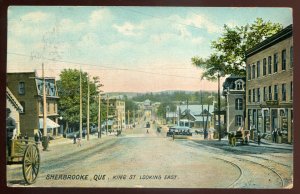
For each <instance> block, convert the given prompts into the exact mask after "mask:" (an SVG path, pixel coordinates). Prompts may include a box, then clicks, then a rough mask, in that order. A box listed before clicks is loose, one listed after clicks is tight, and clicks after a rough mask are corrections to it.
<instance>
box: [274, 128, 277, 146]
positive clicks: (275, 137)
mask: <svg viewBox="0 0 300 194" xmlns="http://www.w3.org/2000/svg"><path fill="white" fill-rule="evenodd" d="M274 143H277V129H276V128H275V129H274Z"/></svg>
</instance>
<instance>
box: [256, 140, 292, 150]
mask: <svg viewBox="0 0 300 194" xmlns="http://www.w3.org/2000/svg"><path fill="white" fill-rule="evenodd" d="M250 145H251V146H260V147H269V148H276V149H286V150H293V149H294V145H292V144H286V143H272V142H268V141H267V140H265V139H262V140H261V143H260V145H258V144H257V142H256V141H253V140H250Z"/></svg>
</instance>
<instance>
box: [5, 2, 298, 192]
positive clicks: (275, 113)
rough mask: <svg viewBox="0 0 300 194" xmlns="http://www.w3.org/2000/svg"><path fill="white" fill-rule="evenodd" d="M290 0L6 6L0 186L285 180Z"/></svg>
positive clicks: (289, 133) (229, 184)
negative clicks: (1, 176) (271, 3)
mask: <svg viewBox="0 0 300 194" xmlns="http://www.w3.org/2000/svg"><path fill="white" fill-rule="evenodd" d="M292 11H293V10H292V8H280V7H272V8H268V7H256V8H248V7H171V6H170V7H151V6H17V5H14V6H9V7H8V9H7V64H6V65H7V74H6V76H7V77H6V80H7V83H6V138H5V139H6V170H7V171H6V180H7V186H8V187H63V188H81V187H84V188H187V189H188V188H198V189H203V188H209V189H214V188H223V189H227V188H242V189H253V188H254V189H291V188H293V179H294V169H293V165H294V158H293V144H294V128H293V117H294V116H293V71H294V59H293V56H294V52H293V18H292Z"/></svg>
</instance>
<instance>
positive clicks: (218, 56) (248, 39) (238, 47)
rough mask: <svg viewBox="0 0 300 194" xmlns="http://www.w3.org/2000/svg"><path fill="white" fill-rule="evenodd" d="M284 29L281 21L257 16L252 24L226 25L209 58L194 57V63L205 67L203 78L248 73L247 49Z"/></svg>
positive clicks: (213, 45) (212, 78)
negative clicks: (276, 21) (266, 20)
mask: <svg viewBox="0 0 300 194" xmlns="http://www.w3.org/2000/svg"><path fill="white" fill-rule="evenodd" d="M280 30H282V25H281V24H279V23H272V22H270V21H268V22H265V21H263V19H261V18H257V19H256V20H255V22H254V23H253V24H251V25H249V24H247V25H245V26H235V27H229V26H227V25H224V33H223V35H222V36H221V37H220V38H218V39H217V40H216V41H212V44H211V47H212V48H213V49H214V50H215V52H214V53H212V54H211V55H210V56H209V57H208V59H203V58H201V57H197V56H196V57H193V58H192V64H194V65H195V66H198V67H200V68H202V69H204V73H203V75H202V78H207V79H208V80H215V79H216V78H217V76H218V75H220V76H225V75H231V74H234V75H240V76H245V75H246V69H245V66H246V65H245V62H246V51H247V50H249V49H250V48H253V47H254V46H255V45H256V44H258V43H260V42H262V41H263V40H264V39H266V38H268V37H270V36H272V35H274V34H275V33H277V32H278V31H280Z"/></svg>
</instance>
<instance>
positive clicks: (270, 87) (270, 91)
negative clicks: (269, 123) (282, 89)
mask: <svg viewBox="0 0 300 194" xmlns="http://www.w3.org/2000/svg"><path fill="white" fill-rule="evenodd" d="M269 100H272V86H269Z"/></svg>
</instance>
